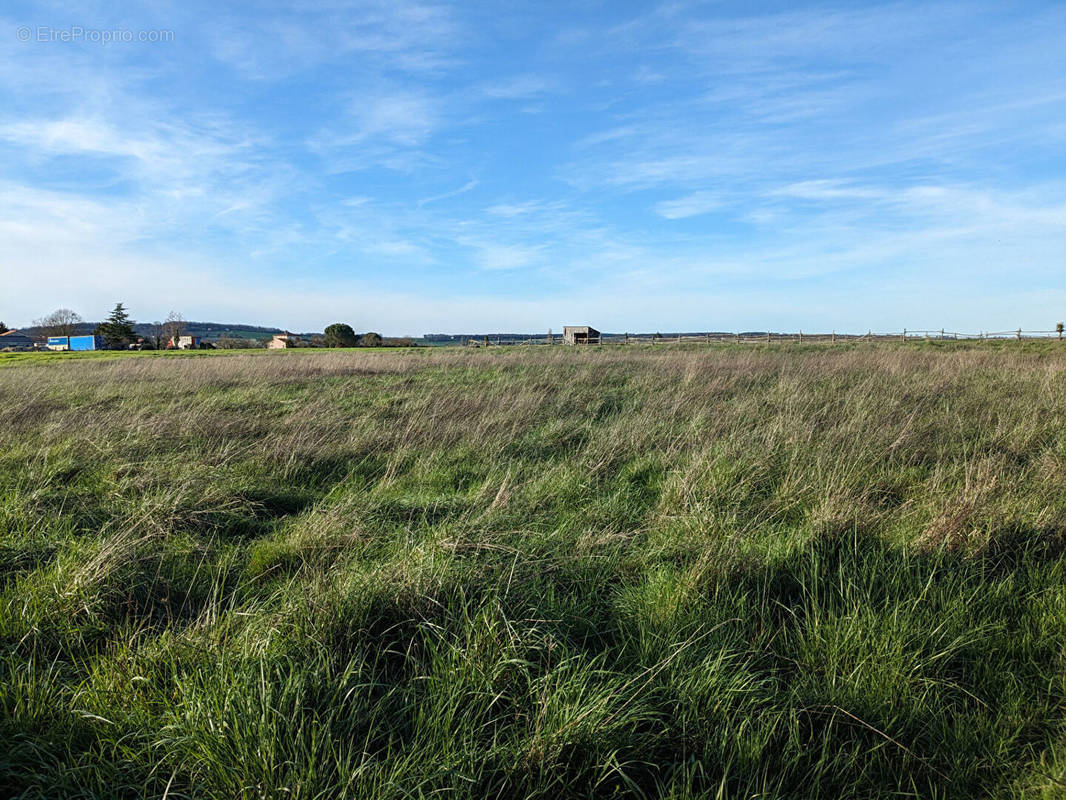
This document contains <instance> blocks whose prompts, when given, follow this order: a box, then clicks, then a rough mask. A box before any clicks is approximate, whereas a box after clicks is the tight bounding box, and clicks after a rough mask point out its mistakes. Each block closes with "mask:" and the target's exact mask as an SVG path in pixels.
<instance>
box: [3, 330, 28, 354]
mask: <svg viewBox="0 0 1066 800" xmlns="http://www.w3.org/2000/svg"><path fill="white" fill-rule="evenodd" d="M9 347H10V348H12V349H15V350H32V349H33V339H31V338H30V337H29V336H27V335H26V334H24V333H19V332H18V331H7V332H6V333H0V350H6V349H7V348H9Z"/></svg>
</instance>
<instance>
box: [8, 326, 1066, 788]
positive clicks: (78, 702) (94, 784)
mask: <svg viewBox="0 0 1066 800" xmlns="http://www.w3.org/2000/svg"><path fill="white" fill-rule="evenodd" d="M1064 389H1066V357H1064V356H1063V354H1062V352H1060V351H1059V350H1058V349H1057V348H1055V347H1053V346H1028V345H1020V346H1017V347H1007V346H1002V345H996V346H988V347H981V346H972V345H967V346H954V345H950V344H945V345H942V346H918V345H911V346H900V347H896V346H872V347H839V348H833V347H817V346H815V347H808V348H803V347H770V348H762V347H759V348H745V347H693V348H659V349H645V348H639V347H631V348H622V347H617V348H611V347H604V348H590V349H577V348H563V347H557V348H528V349H517V348H516V349H501V350H488V351H485V350H479V351H464V350H452V349H448V350H440V351H425V350H423V351H418V350H412V351H402V352H400V351H392V352H367V351H334V352H299V351H297V352H283V353H277V354H263V353H248V354H243V353H242V354H234V355H230V354H226V355H221V356H191V357H167V356H161V357H154V358H149V357H138V358H131V357H125V358H114V359H86V360H78V359H73V358H69V359H40V360H36V361H31V360H27V361H25V362H24V363H20V364H18V365H16V366H12V367H10V368H5V369H2V370H0V407H2V408H4V409H6V410H7V411H6V413H5V414H4V415H3V416H2V417H0V576H2V578H0V581H2V583H0V672H2V675H3V679H2V680H0V739H3V740H4V741H7V742H9V743H10V745H9V747H8V748H7V752H6V754H0V783H5V782H6V785H8V786H11V787H13V788H12V790H11V791H12V793H13V794H20V793H21V794H23V795H24V796H54V795H57V794H68V795H70V794H82V795H91V794H107V795H109V796H116V795H130V796H145V795H151V794H160V795H161V794H163V793H168V794H169V795H170V796H279V795H281V794H286V795H295V796H304V797H330V796H332V797H342V796H366V797H393V796H395V797H401V796H402V797H411V796H429V795H431V794H432V795H435V796H439V795H446V796H456V797H459V796H462V797H486V796H496V797H539V796H557V795H560V794H561V795H565V796H581V797H585V796H590V795H614V796H648V797H651V796H664V797H666V796H669V797H689V796H691V797H703V796H718V797H752V796H761V797H771V796H773V797H797V796H803V797H818V796H825V797H843V796H862V797H879V796H884V797H888V796H893V797H896V796H900V795H901V794H903V795H907V794H910V795H914V796H921V797H934V796H944V797H974V796H1004V795H1026V794H1028V795H1032V796H1054V794H1055V792H1056V791H1058V788H1057V787H1058V786H1059V785H1060V784H1061V782H1062V781H1063V780H1064V779H1066V768H1064V767H1063V766H1062V765H1061V757H1060V755H1059V754H1060V753H1063V752H1064V750H1063V748H1062V727H1061V726H1062V709H1063V690H1062V685H1063V684H1062V674H1063V673H1062V667H1063V665H1062V653H1063V647H1064V646H1066V588H1064V587H1066V584H1064V583H1063V577H1064V576H1063V571H1064V566H1066V562H1064V560H1063V556H1062V540H1063V534H1064V532H1066V491H1064V490H1066V472H1064V466H1066V422H1064V418H1063V411H1064V405H1063V400H1062V398H1063V396H1064V395H1063V390H1064Z"/></svg>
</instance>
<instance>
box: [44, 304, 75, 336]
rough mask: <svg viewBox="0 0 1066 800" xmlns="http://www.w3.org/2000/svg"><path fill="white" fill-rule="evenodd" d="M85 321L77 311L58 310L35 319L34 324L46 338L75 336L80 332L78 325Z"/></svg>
mask: <svg viewBox="0 0 1066 800" xmlns="http://www.w3.org/2000/svg"><path fill="white" fill-rule="evenodd" d="M84 321H85V320H83V319H82V318H81V315H80V314H78V312H76V311H71V310H70V309H69V308H57V309H56V310H55V311H53V312H52V313H51V314H48V315H47V316H44V317H41V318H40V319H35V320H34V321H33V324H34V325H35V326H37V327H38V328H41V330H42V332H43V333H44V335H45V336H73V335H74V334H76V333H77V332H78V325H80V324H81V323H82V322H84Z"/></svg>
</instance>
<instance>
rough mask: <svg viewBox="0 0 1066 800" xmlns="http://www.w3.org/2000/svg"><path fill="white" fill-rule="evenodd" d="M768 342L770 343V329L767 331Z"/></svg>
mask: <svg viewBox="0 0 1066 800" xmlns="http://www.w3.org/2000/svg"><path fill="white" fill-rule="evenodd" d="M766 343H767V344H770V331H767V332H766Z"/></svg>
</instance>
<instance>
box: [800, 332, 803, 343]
mask: <svg viewBox="0 0 1066 800" xmlns="http://www.w3.org/2000/svg"><path fill="white" fill-rule="evenodd" d="M800 344H803V331H802V330H800Z"/></svg>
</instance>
